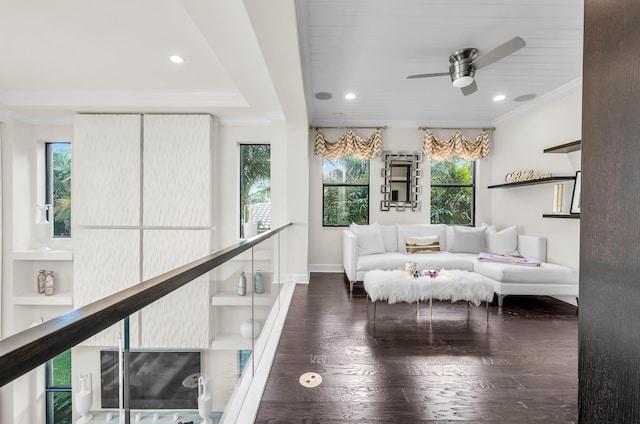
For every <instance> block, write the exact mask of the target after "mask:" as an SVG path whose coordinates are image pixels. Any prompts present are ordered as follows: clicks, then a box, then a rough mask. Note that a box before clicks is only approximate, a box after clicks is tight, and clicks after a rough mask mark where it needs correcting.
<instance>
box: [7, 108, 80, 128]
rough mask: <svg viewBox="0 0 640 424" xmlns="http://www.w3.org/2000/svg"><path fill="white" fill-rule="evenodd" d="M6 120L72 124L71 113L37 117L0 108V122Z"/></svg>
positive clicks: (38, 123)
mask: <svg viewBox="0 0 640 424" xmlns="http://www.w3.org/2000/svg"><path fill="white" fill-rule="evenodd" d="M7 121H20V122H24V123H26V124H31V125H56V126H69V125H73V115H69V116H60V117H55V118H51V117H50V118H37V117H33V116H28V115H24V114H22V113H18V112H15V111H13V110H0V123H3V122H7Z"/></svg>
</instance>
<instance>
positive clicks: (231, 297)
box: [211, 292, 273, 306]
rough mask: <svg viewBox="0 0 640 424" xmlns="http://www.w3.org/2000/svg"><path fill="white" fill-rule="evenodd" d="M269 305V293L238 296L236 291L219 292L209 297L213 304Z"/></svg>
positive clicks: (270, 300)
mask: <svg viewBox="0 0 640 424" xmlns="http://www.w3.org/2000/svg"><path fill="white" fill-rule="evenodd" d="M252 304H253V305H254V306H271V305H272V304H273V299H271V294H270V293H263V294H254V295H253V298H252V297H251V293H247V295H246V296H238V293H237V292H235V293H234V292H219V293H216V294H215V295H213V296H212V297H211V305H213V306H251V305H252Z"/></svg>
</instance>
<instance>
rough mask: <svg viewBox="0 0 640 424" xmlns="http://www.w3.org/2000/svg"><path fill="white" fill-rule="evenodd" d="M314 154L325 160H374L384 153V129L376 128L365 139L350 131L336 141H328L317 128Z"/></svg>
mask: <svg viewBox="0 0 640 424" xmlns="http://www.w3.org/2000/svg"><path fill="white" fill-rule="evenodd" d="M313 153H315V155H316V156H322V157H323V158H325V159H338V158H341V157H343V156H353V157H354V158H356V159H373V158H375V157H376V156H379V155H380V153H382V129H381V128H376V131H375V132H374V133H373V135H371V137H369V138H365V139H363V138H360V137H358V136H357V135H356V134H355V133H354V132H353V130H351V129H349V130H347V132H346V133H344V135H342V137H340V138H339V139H337V140H336V141H328V140H327V139H326V138H325V136H324V134H323V133H322V130H321V129H319V128H316V145H315V148H314V149H313Z"/></svg>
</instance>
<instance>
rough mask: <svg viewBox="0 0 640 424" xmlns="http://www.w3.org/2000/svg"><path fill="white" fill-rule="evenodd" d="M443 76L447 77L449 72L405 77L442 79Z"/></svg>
mask: <svg viewBox="0 0 640 424" xmlns="http://www.w3.org/2000/svg"><path fill="white" fill-rule="evenodd" d="M444 76H449V72H436V73H435V74H416V75H409V76H408V77H407V79H414V78H430V77H444Z"/></svg>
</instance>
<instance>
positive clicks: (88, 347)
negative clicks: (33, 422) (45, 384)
mask: <svg viewBox="0 0 640 424" xmlns="http://www.w3.org/2000/svg"><path fill="white" fill-rule="evenodd" d="M133 320H134V319H133V318H131V319H129V320H128V321H129V323H130V322H131V321H133ZM135 320H136V321H137V318H135ZM127 325H128V327H130V325H129V324H127ZM127 325H125V320H123V321H120V322H118V323H116V324H114V325H112V326H110V327H108V328H106V329H105V330H103V331H101V332H100V333H98V334H96V335H95V336H92V337H90V338H88V339H87V340H86V341H84V342H82V343H80V344H79V345H76V346H75V347H73V348H72V349H70V351H69V352H70V355H69V362H70V363H69V364H66V365H70V370H69V369H66V368H65V367H64V366H62V367H56V363H55V362H54V363H53V364H51V365H50V366H51V367H52V368H53V369H52V370H51V373H52V374H53V375H61V374H62V375H64V374H65V373H66V372H69V371H70V372H69V380H70V382H71V388H72V391H71V393H70V394H69V395H70V399H71V404H69V405H66V404H60V403H55V404H53V405H52V406H51V407H49V408H47V411H48V413H49V414H52V415H53V416H54V417H55V419H54V420H53V421H50V422H52V423H57V422H70V421H60V418H61V416H65V414H70V415H71V416H72V417H73V422H78V421H77V420H79V419H81V418H82V417H83V416H84V417H85V420H86V419H87V418H88V417H89V416H92V417H94V418H95V419H96V421H99V420H104V421H105V422H106V421H107V419H111V420H112V421H111V422H114V423H117V422H118V421H119V417H120V415H121V412H122V411H124V404H123V403H122V401H121V400H120V399H121V396H120V395H121V393H122V390H123V387H124V386H122V385H121V381H123V379H124V368H123V363H122V361H121V360H120V358H121V357H122V356H123V352H124V351H125V349H126V348H127V347H128V341H127V339H126V334H127V332H128V331H130V330H129V329H128V328H127ZM62 357H64V354H63V355H62ZM60 365H65V364H64V362H61V363H60ZM56 378H57V377H56Z"/></svg>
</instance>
